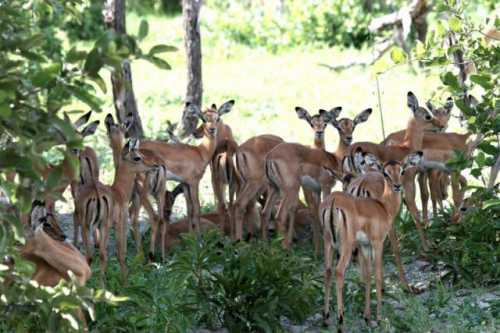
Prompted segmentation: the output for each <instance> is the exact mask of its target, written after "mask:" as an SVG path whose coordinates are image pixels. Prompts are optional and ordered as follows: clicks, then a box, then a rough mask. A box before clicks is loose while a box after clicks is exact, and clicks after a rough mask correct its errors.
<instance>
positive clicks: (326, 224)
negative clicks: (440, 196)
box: [320, 151, 423, 330]
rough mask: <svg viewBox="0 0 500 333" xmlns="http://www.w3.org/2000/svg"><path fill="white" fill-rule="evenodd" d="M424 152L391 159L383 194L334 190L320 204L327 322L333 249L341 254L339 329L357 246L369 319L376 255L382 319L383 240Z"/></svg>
mask: <svg viewBox="0 0 500 333" xmlns="http://www.w3.org/2000/svg"><path fill="white" fill-rule="evenodd" d="M422 154H423V153H422V152H421V151H419V152H417V153H413V154H409V155H408V156H407V157H406V158H405V161H404V163H402V164H401V163H400V162H396V161H388V162H386V163H385V164H384V166H383V170H382V174H383V177H384V189H383V192H382V193H383V194H382V196H381V197H379V198H377V199H374V198H363V197H353V196H352V195H350V194H347V193H343V192H333V193H332V194H330V195H329V196H328V197H327V198H326V199H325V200H324V201H323V202H322V203H321V207H320V216H321V225H322V226H323V240H324V246H325V307H324V312H323V319H324V321H325V324H327V325H329V324H330V323H331V318H330V284H331V279H332V259H333V249H334V248H337V250H338V251H339V254H340V257H339V260H338V261H337V267H336V270H335V276H336V289H337V314H338V325H339V330H343V321H344V300H343V288H344V274H345V271H346V269H347V266H348V265H349V262H350V260H351V255H352V252H353V250H354V249H355V248H356V247H358V248H359V249H360V250H361V251H359V254H360V267H361V275H362V277H363V280H364V282H365V286H366V289H365V310H364V317H365V320H369V318H370V312H371V311H370V293H371V273H370V269H371V260H372V255H373V257H374V258H375V281H376V290H377V320H380V319H381V306H382V282H383V271H382V269H383V263H382V259H383V257H382V255H383V244H384V239H385V237H386V236H387V234H388V233H389V232H390V230H391V229H392V223H393V220H394V218H395V217H396V215H397V214H398V212H399V207H400V204H401V196H400V191H401V185H402V175H403V174H404V172H405V170H406V169H407V168H408V167H413V166H417V165H418V164H419V163H420V161H421V158H422Z"/></svg>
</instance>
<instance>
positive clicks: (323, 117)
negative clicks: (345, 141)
mask: <svg viewBox="0 0 500 333" xmlns="http://www.w3.org/2000/svg"><path fill="white" fill-rule="evenodd" d="M295 112H296V113H297V116H298V117H299V119H303V120H305V121H306V122H307V123H308V124H309V126H311V128H312V130H313V131H314V135H315V137H317V138H322V137H323V135H324V133H325V128H326V125H328V122H330V121H331V117H332V114H331V113H330V112H328V111H326V110H322V109H320V110H319V111H318V113H317V114H315V115H314V116H311V115H310V114H309V111H307V110H306V109H304V108H303V107H300V106H296V107H295Z"/></svg>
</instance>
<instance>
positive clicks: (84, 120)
mask: <svg viewBox="0 0 500 333" xmlns="http://www.w3.org/2000/svg"><path fill="white" fill-rule="evenodd" d="M91 115H92V111H89V112H87V113H86V114H84V115H83V116H81V117H80V118H78V120H77V121H75V123H74V124H73V125H74V126H75V128H79V127H82V126H83V125H85V124H86V123H87V122H88V121H89V119H90V116H91Z"/></svg>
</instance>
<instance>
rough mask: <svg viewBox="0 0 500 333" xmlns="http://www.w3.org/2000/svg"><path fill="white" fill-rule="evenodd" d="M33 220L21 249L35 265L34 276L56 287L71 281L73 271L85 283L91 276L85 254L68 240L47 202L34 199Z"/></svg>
mask: <svg viewBox="0 0 500 333" xmlns="http://www.w3.org/2000/svg"><path fill="white" fill-rule="evenodd" d="M30 223H31V224H30V228H29V229H28V232H27V235H26V236H27V237H26V244H25V246H24V247H23V248H22V250H21V252H22V255H23V257H24V258H26V259H27V260H29V261H31V262H33V263H34V264H35V272H34V273H33V277H32V279H33V280H35V281H37V282H38V283H39V284H40V285H43V286H50V287H54V286H55V285H57V284H58V283H59V281H61V280H62V279H64V280H69V275H68V271H71V272H72V273H73V274H74V275H75V278H76V281H77V282H78V284H79V285H81V286H83V285H84V284H85V283H86V282H87V280H88V279H89V278H90V275H91V270H90V267H89V265H88V264H87V261H86V260H85V257H84V256H83V255H82V254H81V253H80V252H79V251H78V250H77V249H76V248H75V247H74V246H73V245H71V244H70V243H69V242H68V241H67V239H66V236H65V235H64V233H63V231H62V230H61V228H60V227H59V224H58V223H57V221H56V220H55V218H54V217H53V215H51V214H48V213H47V209H46V208H45V204H43V203H40V202H37V201H35V202H34V204H33V209H32V211H31V221H30Z"/></svg>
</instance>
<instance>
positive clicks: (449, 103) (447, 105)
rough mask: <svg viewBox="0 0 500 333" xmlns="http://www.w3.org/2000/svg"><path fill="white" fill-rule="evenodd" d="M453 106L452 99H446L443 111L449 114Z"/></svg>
mask: <svg viewBox="0 0 500 333" xmlns="http://www.w3.org/2000/svg"><path fill="white" fill-rule="evenodd" d="M453 105H454V104H453V98H451V97H448V99H446V103H444V109H445V110H446V112H447V113H450V112H451V109H453Z"/></svg>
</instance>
